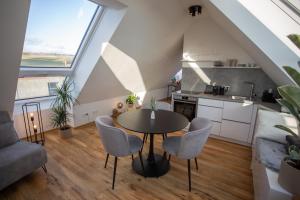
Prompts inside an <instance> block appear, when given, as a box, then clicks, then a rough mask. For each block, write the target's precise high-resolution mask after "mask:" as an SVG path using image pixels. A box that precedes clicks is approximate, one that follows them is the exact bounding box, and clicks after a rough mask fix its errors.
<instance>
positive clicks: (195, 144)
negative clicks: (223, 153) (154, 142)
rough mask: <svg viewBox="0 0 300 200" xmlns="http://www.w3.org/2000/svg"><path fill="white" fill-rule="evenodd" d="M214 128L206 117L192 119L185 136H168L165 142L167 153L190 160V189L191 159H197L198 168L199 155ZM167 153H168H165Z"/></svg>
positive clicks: (164, 146)
mask: <svg viewBox="0 0 300 200" xmlns="http://www.w3.org/2000/svg"><path fill="white" fill-rule="evenodd" d="M211 128H212V122H211V121H210V120H209V119H205V118H195V119H193V120H192V122H191V125H190V128H189V131H188V132H187V133H185V134H184V135H183V136H174V137H168V138H166V139H165V140H164V142H163V148H164V150H165V153H166V152H167V153H169V160H170V158H171V155H174V156H176V157H178V158H180V159H186V160H187V161H188V177H189V191H191V167H190V159H195V163H196V168H197V170H198V163H197V155H198V154H199V153H200V152H201V151H202V149H203V147H204V145H205V143H206V141H207V138H208V136H209V134H210V131H211ZM165 155H166V154H165Z"/></svg>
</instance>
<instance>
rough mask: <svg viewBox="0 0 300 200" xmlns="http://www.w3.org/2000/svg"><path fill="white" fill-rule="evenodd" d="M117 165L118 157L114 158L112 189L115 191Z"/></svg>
mask: <svg viewBox="0 0 300 200" xmlns="http://www.w3.org/2000/svg"><path fill="white" fill-rule="evenodd" d="M117 163H118V157H115V164H114V174H113V183H112V189H115V180H116V171H117Z"/></svg>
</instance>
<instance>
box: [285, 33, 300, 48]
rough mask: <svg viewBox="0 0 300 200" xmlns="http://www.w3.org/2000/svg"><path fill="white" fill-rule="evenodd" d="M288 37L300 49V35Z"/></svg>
mask: <svg viewBox="0 0 300 200" xmlns="http://www.w3.org/2000/svg"><path fill="white" fill-rule="evenodd" d="M287 37H288V38H289V39H290V40H291V41H292V42H293V43H294V44H295V45H296V46H297V47H298V49H300V35H298V34H290V35H288V36H287Z"/></svg>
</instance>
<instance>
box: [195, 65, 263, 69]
mask: <svg viewBox="0 0 300 200" xmlns="http://www.w3.org/2000/svg"><path fill="white" fill-rule="evenodd" d="M200 68H203V69H261V67H258V66H257V67H239V66H236V67H234V66H223V67H217V66H212V67H200Z"/></svg>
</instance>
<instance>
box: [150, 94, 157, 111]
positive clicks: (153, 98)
mask: <svg viewBox="0 0 300 200" xmlns="http://www.w3.org/2000/svg"><path fill="white" fill-rule="evenodd" d="M150 103H151V104H150V105H151V110H156V99H155V97H152V98H151V102H150Z"/></svg>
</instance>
